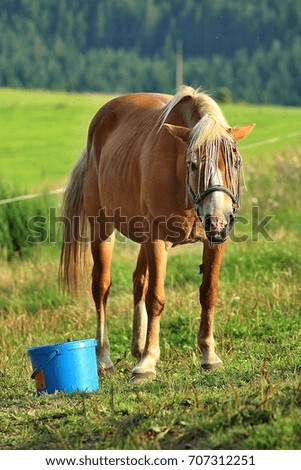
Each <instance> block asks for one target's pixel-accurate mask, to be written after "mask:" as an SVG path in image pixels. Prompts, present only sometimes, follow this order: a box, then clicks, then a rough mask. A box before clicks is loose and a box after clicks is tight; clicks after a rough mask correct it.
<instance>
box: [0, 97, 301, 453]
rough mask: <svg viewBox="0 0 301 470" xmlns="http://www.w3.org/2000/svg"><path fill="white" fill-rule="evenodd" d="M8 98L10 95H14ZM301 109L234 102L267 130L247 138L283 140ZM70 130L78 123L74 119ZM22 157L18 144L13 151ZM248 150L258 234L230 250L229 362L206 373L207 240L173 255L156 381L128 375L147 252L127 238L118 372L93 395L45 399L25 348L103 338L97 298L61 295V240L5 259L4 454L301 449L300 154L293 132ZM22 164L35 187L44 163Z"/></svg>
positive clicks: (115, 307)
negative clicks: (201, 335)
mask: <svg viewBox="0 0 301 470" xmlns="http://www.w3.org/2000/svg"><path fill="white" fill-rule="evenodd" d="M5 93H8V94H9V93H10V96H11V98H10V99H11V100H12V98H13V96H14V92H13V91H8V92H7V91H5ZM15 93H16V98H15V100H16V103H18V102H19V101H18V100H20V99H21V98H20V97H21V95H22V97H23V98H22V99H23V102H24V103H25V104H26V103H27V104H28V103H29V105H30V103H31V102H32V94H31V93H29V92H28V95H27V94H26V92H17V91H16V92H15ZM38 96H39V94H38ZM42 97H43V99H45V100H46V102H45V103H44V107H45V109H44V110H43V113H45V115H47V114H48V113H49V115H50V114H51V112H52V113H53V114H52V116H56V114H59V113H60V112H61V109H60V108H59V110H58V111H57V113H56V112H55V109H58V108H55V107H53V108H52V106H53V102H60V100H61V101H63V102H64V101H68V100H71V101H72V100H74V102H76V103H79V102H81V103H84V102H85V100H87V102H86V105H84V104H83V105H82V106H80V105H79V104H78V107H77V108H76V109H77V110H80V109H81V110H82V112H83V109H84V108H85V106H86V108H85V109H86V110H87V108H88V107H89V106H91V107H93V106H94V104H93V103H91V101H90V100H92V101H93V100H94V99H95V97H92V96H90V95H80V96H77V95H74V97H73V95H71V96H69V95H60V94H59V95H57V96H56V95H55V94H53V95H51V97H49V96H48V94H45V96H44V94H43V93H41V96H40V98H41V99H42ZM48 99H49V100H50V101H49V102H48V101H47V100H48ZM68 102H69V101H68ZM51 103H52V104H51ZM25 104H24V106H25ZM26 106H27V105H26ZM70 106H71V105H70ZM16 107H18V106H17V105H16ZM48 108H50V110H49V111H47V109H48ZM67 108H68V107H67ZM300 112H301V110H300V109H295V110H294V109H286V108H283V109H282V108H273V107H256V106H248V105H245V104H240V105H238V106H237V107H236V106H234V105H231V106H230V105H229V106H228V105H227V109H226V115H227V117H228V118H229V121H230V122H231V123H232V122H233V124H240V123H244V122H248V121H253V120H254V121H256V119H255V118H254V117H255V115H257V116H258V117H259V118H260V120H259V125H258V129H257V130H256V132H258V134H257V135H256V134H255V133H254V135H253V136H252V139H253V140H251V137H250V141H248V142H247V141H246V144H245V145H247V143H248V144H249V143H252V142H253V143H255V142H256V140H258V141H259V140H260V139H261V138H270V137H272V136H273V135H275V134H274V133H273V129H277V131H279V134H280V133H281V132H284V133H285V132H293V129H292V126H293V120H294V119H296V120H297V116H298V115H299V114H300ZM298 113H299V114H298ZM21 115H22V113H21V111H20V113H19V116H21ZM239 115H242V120H241V121H240V119H238V116H239ZM284 115H285V116H286V118H285V119H284V117H283V116H284ZM82 116H83V114H82ZM293 116H294V119H293ZM90 117H91V115H90V116H89V117H88V119H87V121H86V123H85V126H86V124H87V122H88V121H89V119H90ZM290 118H291V122H290V123H288V122H287V120H289V119H290ZM78 119H80V118H79V117H78ZM257 122H258V120H257ZM60 125H61V126H63V125H64V127H63V128H64V129H66V128H67V127H68V126H69V123H68V121H66V122H65V123H64V124H63V123H62V122H61V124H60ZM272 125H273V126H274V127H270V126H272ZM42 127H43V126H42ZM284 128H285V129H284ZM289 128H290V129H291V130H289ZM279 129H280V130H279ZM61 131H62V127H61V128H60V129H57V130H56V132H57V135H59V133H60V132H61ZM44 132H46V131H45V128H44V130H43V131H42V130H41V134H43V133H44ZM68 132H69V131H68V130H67V129H66V135H68ZM46 134H47V132H46ZM79 137H80V136H78V139H79V140H80V138H79ZM47 138H48V137H47ZM45 139H46V137H45ZM66 139H67V137H66ZM71 141H73V139H71V138H70V134H69V141H68V142H66V143H65V144H64V145H63V144H62V147H61V148H62V149H64V153H66V154H68V152H69V151H70V149H71V146H72V145H73V142H71ZM0 145H2V146H3V148H4V147H5V145H7V143H5V141H4V142H3V143H0ZM67 149H69V151H68V150H67ZM76 150H77V151H76V152H74V154H76V153H78V149H76ZM263 150H264V158H263V155H262V153H261V152H262V151H263ZM1 152H2V148H1ZM14 155H15V151H13V150H12V155H11V158H15V157H14ZM53 155H54V153H53ZM244 155H245V162H246V163H245V167H246V168H245V173H246V178H247V183H248V187H249V191H248V192H245V194H244V196H243V198H244V204H243V210H242V212H241V215H242V216H243V217H245V218H246V219H248V221H249V222H250V223H249V224H247V225H243V224H241V225H240V227H238V230H239V231H240V232H242V231H243V232H244V234H246V235H247V237H248V238H247V240H246V241H244V242H243V243H234V242H232V243H231V244H230V246H229V248H228V249H227V251H226V254H225V257H224V262H223V266H222V272H221V278H220V295H219V299H218V303H217V307H216V322H215V338H216V342H217V350H218V354H219V355H220V356H221V357H222V359H223V361H224V369H223V370H220V371H216V372H205V371H202V370H201V369H200V367H199V363H200V358H199V354H198V351H197V349H196V335H197V330H198V324H199V305H198V292H197V290H198V285H199V283H200V275H199V273H198V271H199V264H200V263H201V257H202V256H201V245H193V246H189V247H181V248H176V249H174V250H172V253H171V255H170V257H169V263H168V274H167V279H166V293H167V304H166V309H165V312H164V314H163V317H162V330H161V361H160V362H159V364H158V376H157V379H156V380H155V381H153V382H149V383H145V384H142V385H134V384H131V383H130V375H131V369H132V367H133V365H134V362H133V359H132V357H131V356H130V354H129V349H130V336H131V322H132V314H131V310H132V296H131V274H132V271H133V269H134V266H135V259H136V254H137V249H138V248H137V246H136V245H134V244H132V243H129V242H127V243H121V242H119V243H118V244H117V246H116V250H115V251H116V252H115V256H114V259H113V266H112V278H113V286H112V290H111V294H110V298H109V309H108V310H109V319H108V321H109V336H110V341H111V349H112V359H113V362H114V363H115V366H116V374H115V375H114V376H113V377H104V378H102V379H101V381H100V389H99V391H97V392H95V393H91V394H77V393H75V394H71V395H65V394H62V393H57V394H54V395H43V396H42V397H40V398H37V397H36V395H35V389H34V384H33V381H32V380H31V379H30V374H31V365H30V361H29V359H28V356H27V348H28V347H30V346H34V345H41V344H50V343H54V342H60V341H67V340H76V339H81V338H88V337H92V336H94V333H95V315H94V307H93V304H92V301H91V297H90V294H89V293H88V292H87V295H86V296H83V297H82V298H81V299H80V301H76V300H73V299H71V298H70V297H69V296H67V295H62V294H60V293H59V292H58V290H57V287H56V281H57V265H58V259H59V244H49V243H47V242H45V243H43V244H41V245H39V246H37V247H36V248H35V249H34V250H32V251H31V255H30V257H29V258H27V259H22V258H19V257H14V258H13V260H12V261H10V262H7V261H5V260H4V261H3V263H2V266H1V269H0V293H1V295H0V299H1V300H0V344H1V350H0V401H1V411H0V448H1V449H301V424H300V423H301V377H300V372H301V369H300V366H301V361H300V357H301V328H300V293H301V291H300V276H301V266H300V257H301V249H300V243H299V242H300V230H301V226H300V215H299V212H298V210H299V206H298V205H299V202H298V201H299V199H298V194H299V188H300V184H301V182H300V171H299V170H298V169H300V165H301V150H300V145H298V144H297V143H296V141H295V140H292V141H288V140H285V139H284V140H281V141H278V142H274V143H273V142H272V143H270V144H266V145H265V146H263V147H254V148H250V149H249V150H247V149H246V152H244ZM73 157H74V156H73ZM73 157H71V151H70V161H69V163H68V162H67V161H66V162H64V164H65V170H63V168H62V170H61V171H62V174H61V176H60V177H59V178H58V179H56V176H55V175H54V174H53V175H51V178H53V180H51V181H50V179H49V181H48V182H49V184H50V183H51V184H52V183H53V184H55V183H58V181H59V179H60V178H61V177H62V180H61V181H63V179H64V177H66V175H67V173H68V172H69V169H68V166H69V164H71V160H72V159H73ZM16 158H17V157H16ZM68 158H69V157H68ZM54 161H55V159H54V160H53V162H54ZM20 165H23V169H22V171H23V173H24V180H25V181H26V179H27V181H28V183H29V186H30V181H31V179H30V178H31V177H32V176H30V177H29V176H28V174H27V170H28V172H29V173H30V172H31V171H32V169H31V168H30V167H29V168H28V167H27V166H26V170H25V169H24V168H25V167H24V161H23V163H20ZM18 171H20V172H21V166H20V168H18ZM64 171H65V173H64ZM7 178H8V179H9V173H7ZM49 178H50V176H49ZM44 183H45V181H44V180H43V178H42V177H41V178H40V179H39V180H37V181H36V183H35V184H36V187H37V188H38V187H39V185H41V186H42V185H43V184H44ZM29 186H28V187H29ZM41 186H40V187H41ZM255 198H256V201H255ZM254 205H257V206H258V207H259V219H260V220H262V219H263V218H264V217H265V216H266V215H268V214H271V215H273V218H272V220H271V221H270V222H269V224H268V225H267V226H266V229H267V230H268V233H269V235H270V236H271V238H272V240H273V241H269V242H268V241H266V240H265V239H264V237H263V236H262V234H259V235H258V237H257V238H258V240H257V241H255V240H253V239H252V233H253V232H254V226H255V225H256V220H253V221H252V206H254ZM253 219H254V214H253ZM252 223H253V228H252ZM240 232H238V233H240ZM253 235H254V233H253ZM253 238H254V237H253ZM88 274H89V273H88Z"/></svg>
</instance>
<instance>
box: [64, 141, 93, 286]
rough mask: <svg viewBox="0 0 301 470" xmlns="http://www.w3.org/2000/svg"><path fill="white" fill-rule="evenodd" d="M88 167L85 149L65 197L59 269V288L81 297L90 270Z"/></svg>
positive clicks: (73, 172)
mask: <svg viewBox="0 0 301 470" xmlns="http://www.w3.org/2000/svg"><path fill="white" fill-rule="evenodd" d="M86 164H87V152H86V149H84V150H83V152H82V154H81V157H80V158H79V160H78V161H77V163H76V164H75V166H74V168H73V170H72V173H71V176H70V180H69V183H68V185H67V188H66V190H65V193H64V198H63V208H62V214H61V220H62V223H63V244H62V248H61V258H60V267H59V285H60V287H61V288H65V289H66V290H67V291H68V292H70V293H71V292H72V293H78V291H79V279H80V278H81V275H83V274H84V272H85V269H84V268H85V267H86V266H87V248H88V246H89V236H88V223H87V222H88V219H87V216H86V214H85V211H84V204H83V183H84V176H85V171H86Z"/></svg>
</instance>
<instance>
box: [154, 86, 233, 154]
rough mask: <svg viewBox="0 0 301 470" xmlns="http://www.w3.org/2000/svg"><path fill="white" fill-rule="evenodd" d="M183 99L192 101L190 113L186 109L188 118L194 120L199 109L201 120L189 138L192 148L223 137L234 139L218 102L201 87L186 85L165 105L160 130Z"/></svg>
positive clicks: (198, 113)
mask: <svg viewBox="0 0 301 470" xmlns="http://www.w3.org/2000/svg"><path fill="white" fill-rule="evenodd" d="M183 100H187V101H188V100H189V101H191V105H190V115H189V111H187V110H186V113H187V117H188V120H189V121H192V120H193V114H194V113H195V111H197V115H198V116H199V120H198V121H197V122H196V123H195V124H194V126H193V128H192V130H191V134H190V139H189V149H190V150H194V149H196V148H200V147H201V146H202V145H204V144H205V143H208V142H214V141H219V140H220V139H222V138H224V139H226V140H229V141H230V142H231V141H232V138H231V136H230V134H229V133H228V129H229V127H230V126H229V124H228V122H227V120H226V118H225V117H224V115H223V113H222V110H221V109H220V107H219V106H218V104H217V103H216V102H215V101H214V100H213V99H212V98H211V97H210V96H209V95H208V94H207V93H205V92H204V91H202V90H200V89H199V88H198V89H194V88H192V87H190V86H186V85H183V86H181V87H180V88H179V90H178V92H177V93H176V94H175V95H174V97H173V98H172V99H171V101H170V102H169V103H168V104H167V105H166V106H165V107H164V109H163V112H162V113H161V115H160V118H159V126H160V127H159V130H160V129H161V128H162V127H163V126H164V124H165V123H166V122H167V120H168V118H169V116H170V114H171V112H172V111H173V110H174V108H175V107H176V106H177V105H178V104H179V103H180V102H182V101H183ZM194 119H195V118H194ZM174 124H176V123H174Z"/></svg>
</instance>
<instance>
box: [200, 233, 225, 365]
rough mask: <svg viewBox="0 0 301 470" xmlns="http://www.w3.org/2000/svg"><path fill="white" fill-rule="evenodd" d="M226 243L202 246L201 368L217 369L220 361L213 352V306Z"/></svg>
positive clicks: (220, 363) (206, 243)
mask: <svg viewBox="0 0 301 470" xmlns="http://www.w3.org/2000/svg"><path fill="white" fill-rule="evenodd" d="M227 245H228V243H227V242H226V243H223V244H221V245H210V244H209V243H208V242H205V244H204V253H203V280H202V284H201V286H200V304H201V307H202V312H201V322H200V329H199V333H198V346H199V349H200V351H201V353H202V360H201V367H202V368H203V369H217V368H220V367H222V361H221V359H220V358H219V357H218V356H217V354H216V353H215V350H214V337H213V319H214V306H215V304H216V301H217V296H218V279H219V272H220V266H221V262H222V258H223V255H224V252H225V249H226V247H227Z"/></svg>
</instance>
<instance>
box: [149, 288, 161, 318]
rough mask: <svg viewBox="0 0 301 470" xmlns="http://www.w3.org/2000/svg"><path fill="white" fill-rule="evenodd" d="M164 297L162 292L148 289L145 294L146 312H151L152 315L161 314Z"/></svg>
mask: <svg viewBox="0 0 301 470" xmlns="http://www.w3.org/2000/svg"><path fill="white" fill-rule="evenodd" d="M165 299H166V297H165V294H164V292H161V293H154V292H151V291H149V292H148V293H147V296H146V308H147V313H148V314H149V313H150V312H151V313H152V315H154V316H159V315H161V313H162V312H163V310H164V305H165Z"/></svg>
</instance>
